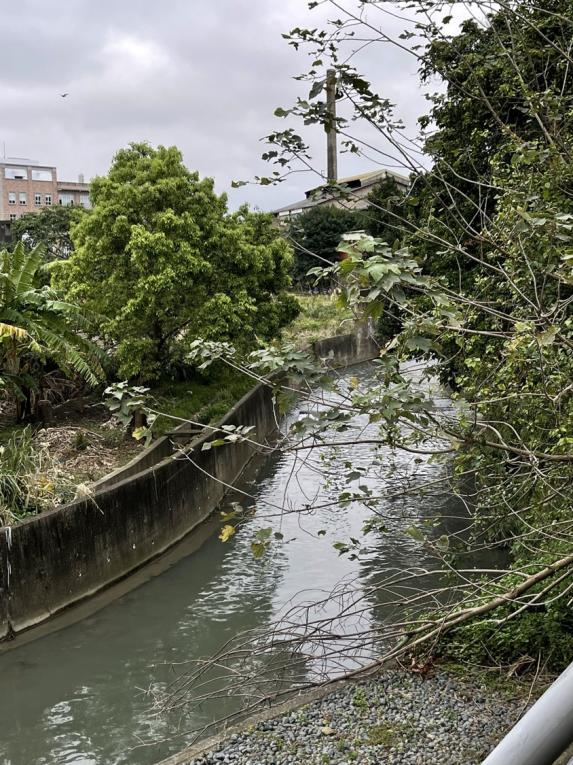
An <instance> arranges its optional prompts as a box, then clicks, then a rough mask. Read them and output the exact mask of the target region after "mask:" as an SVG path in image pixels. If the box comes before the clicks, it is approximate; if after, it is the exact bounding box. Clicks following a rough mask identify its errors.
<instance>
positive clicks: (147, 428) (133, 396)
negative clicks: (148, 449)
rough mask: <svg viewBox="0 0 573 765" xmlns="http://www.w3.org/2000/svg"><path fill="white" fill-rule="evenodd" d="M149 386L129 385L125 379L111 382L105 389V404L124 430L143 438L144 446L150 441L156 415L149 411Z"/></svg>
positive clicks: (137, 438)
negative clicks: (130, 430)
mask: <svg viewBox="0 0 573 765" xmlns="http://www.w3.org/2000/svg"><path fill="white" fill-rule="evenodd" d="M147 393H149V388H144V387H143V386H141V385H133V386H130V385H128V384H127V382H126V381H123V382H118V383H113V385H109V386H108V387H107V388H106V389H105V391H104V396H105V399H104V401H105V404H106V406H107V408H108V409H109V411H110V412H111V413H112V415H113V416H114V417H116V418H117V419H118V420H119V422H120V424H121V425H122V427H123V428H124V429H125V430H129V429H130V428H131V429H132V435H133V437H134V438H135V439H136V440H138V441H139V440H140V439H145V446H148V445H149V443H150V442H151V438H152V435H153V432H152V427H153V423H154V422H155V420H156V419H157V415H156V414H153V413H151V412H150V411H149V408H148V403H149V402H148V396H147Z"/></svg>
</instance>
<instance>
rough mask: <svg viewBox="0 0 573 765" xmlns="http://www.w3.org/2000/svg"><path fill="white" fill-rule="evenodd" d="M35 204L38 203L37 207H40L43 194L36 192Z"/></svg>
mask: <svg viewBox="0 0 573 765" xmlns="http://www.w3.org/2000/svg"><path fill="white" fill-rule="evenodd" d="M34 204H35V205H36V207H39V206H40V205H41V204H42V195H41V194H34Z"/></svg>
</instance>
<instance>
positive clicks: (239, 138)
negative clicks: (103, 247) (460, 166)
mask: <svg viewBox="0 0 573 765" xmlns="http://www.w3.org/2000/svg"><path fill="white" fill-rule="evenodd" d="M341 2H342V3H343V4H346V6H347V7H348V8H351V9H352V8H356V7H357V0H341ZM335 15H337V14H336V12H335V11H334V10H333V9H332V7H331V6H330V5H329V4H328V3H327V4H326V5H325V4H322V5H320V6H319V7H318V8H317V9H315V10H313V11H310V10H309V9H308V7H307V1H306V0H71V1H69V2H58V3H46V2H45V0H18V2H17V3H5V4H4V7H3V8H2V46H1V47H0V63H1V66H0V104H1V105H2V108H1V119H0V154H1V153H2V152H3V151H4V148H3V147H4V146H5V153H6V155H7V156H11V157H27V158H33V159H37V160H39V161H40V163H42V164H47V165H55V166H56V167H57V168H58V177H59V178H61V179H64V180H76V179H77V176H78V174H79V173H83V174H84V175H85V177H86V179H88V178H91V177H93V176H94V175H98V174H104V173H106V172H107V170H108V168H109V165H110V162H111V160H112V157H113V155H114V153H115V152H116V151H117V150H118V149H119V148H121V147H122V146H125V145H126V144H128V143H129V142H130V141H148V142H150V143H151V144H153V145H157V144H163V145H168V146H170V145H176V146H178V147H179V148H180V149H181V151H182V152H183V156H184V160H185V163H186V164H187V166H188V167H189V168H190V169H192V170H198V171H199V173H200V174H201V175H209V176H212V177H214V178H215V181H216V188H217V190H218V191H219V192H223V191H226V192H229V198H230V205H231V207H236V206H237V205H238V204H239V203H241V202H244V201H247V202H249V203H250V204H252V205H253V206H255V207H258V208H260V209H263V210H268V209H273V208H276V207H280V206H282V205H284V204H289V203H290V202H294V201H297V200H298V199H300V198H301V197H303V196H304V190H306V189H308V188H312V187H314V186H317V185H318V184H319V183H320V176H319V175H313V174H295V175H292V176H291V177H290V178H289V179H288V180H287V181H286V182H284V183H282V184H279V185H278V186H277V187H272V188H270V187H259V186H255V185H248V186H246V187H243V188H241V189H235V190H232V189H231V188H230V186H231V181H232V180H234V179H236V180H250V179H252V178H253V177H254V176H255V175H256V174H259V175H265V174H268V173H269V171H270V170H271V168H269V166H268V165H267V164H266V163H264V162H262V161H261V160H260V155H261V153H262V152H263V151H264V150H265V146H264V144H263V143H262V142H261V138H262V137H263V136H265V135H266V134H268V133H269V132H271V131H273V130H276V129H284V128H285V127H287V125H288V124H289V123H287V122H286V121H285V120H281V119H279V118H277V117H275V116H274V114H273V113H274V110H275V108H276V107H277V106H283V107H288V106H289V105H291V104H292V103H293V102H294V100H295V99H296V97H297V96H301V97H306V96H307V94H308V85H306V84H305V83H301V82H297V81H295V80H294V79H293V77H294V76H295V75H297V74H300V73H301V72H302V71H304V70H305V69H306V68H308V63H309V60H308V58H307V57H306V54H305V53H303V52H298V53H297V52H295V51H294V50H293V48H292V47H291V46H289V45H288V44H287V42H286V41H285V40H284V39H283V38H282V36H281V35H282V34H283V33H285V32H288V31H289V30H290V29H291V28H293V27H294V26H307V25H310V26H320V25H321V24H322V23H323V22H324V21H325V20H326V19H327V18H329V17H333V16H335ZM384 24H385V29H386V31H390V32H391V33H395V34H397V33H398V32H399V31H400V30H401V29H402V28H403V24H402V23H401V22H400V21H398V20H394V19H393V18H392V17H390V16H388V17H386V18H385V19H384ZM363 63H364V66H365V69H366V71H367V74H368V75H369V76H370V77H372V79H373V82H374V83H375V84H376V86H377V87H378V89H379V92H380V93H381V94H383V95H384V96H385V97H387V98H389V99H390V100H391V101H392V102H393V103H395V104H396V112H397V114H398V115H399V116H400V117H402V118H403V120H404V122H405V124H406V125H407V126H408V128H409V129H413V128H414V127H415V124H416V119H417V117H418V116H419V115H421V114H423V113H424V112H425V111H426V110H427V102H426V101H425V100H424V97H423V93H422V91H421V88H420V85H419V82H418V78H417V74H416V62H415V59H413V58H412V57H411V56H410V55H409V54H407V53H404V52H401V51H400V50H399V49H398V48H396V47H394V46H391V45H379V46H377V48H376V50H374V49H369V50H367V51H366V52H365V54H363ZM62 93H68V94H69V95H68V96H67V97H66V98H62V97H61V95H60V94H62ZM290 124H292V125H293V127H296V128H297V129H298V130H300V131H301V133H302V135H303V136H305V137H307V138H308V139H309V140H310V142H311V144H312V146H313V154H314V167H315V168H316V170H317V171H318V173H320V172H324V170H325V165H326V147H325V139H324V132H323V131H321V130H319V129H317V128H314V129H307V130H306V132H305V130H304V129H303V128H302V127H301V126H300V125H297V124H296V123H290ZM388 164H389V165H390V164H391V162H390V161H389V162H388ZM375 168H376V165H375V164H373V163H372V161H370V160H369V159H367V158H365V157H358V158H356V157H352V158H351V157H350V156H349V155H344V154H343V155H341V156H340V158H339V176H340V177H342V176H344V175H349V174H352V173H355V172H361V171H367V170H371V169H375Z"/></svg>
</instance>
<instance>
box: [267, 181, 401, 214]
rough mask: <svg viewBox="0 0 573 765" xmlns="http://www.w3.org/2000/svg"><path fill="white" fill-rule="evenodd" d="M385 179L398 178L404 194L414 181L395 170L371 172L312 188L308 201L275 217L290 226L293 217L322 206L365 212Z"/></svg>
mask: <svg viewBox="0 0 573 765" xmlns="http://www.w3.org/2000/svg"><path fill="white" fill-rule="evenodd" d="M384 178H394V180H395V181H396V183H397V184H398V187H399V188H400V189H401V190H402V191H407V189H408V188H409V186H410V181H409V180H408V178H406V177H405V176H404V175H400V174H399V173H394V172H392V171H391V170H372V171H371V172H369V173H359V174H358V175H350V176H348V177H347V178H341V179H340V180H339V181H337V182H336V184H328V185H323V186H317V187H316V188H314V189H309V191H307V192H306V193H305V199H303V200H301V201H300V202H294V203H293V204H290V205H286V206H285V207H280V208H279V209H278V210H273V215H274V216H275V217H276V218H277V219H278V222H279V223H286V222H287V221H288V220H289V219H290V218H292V217H294V216H296V215H300V213H302V212H304V211H305V210H308V209H309V208H310V207H318V206H321V205H332V206H334V207H343V208H345V209H347V210H364V209H365V208H366V207H367V206H368V194H370V192H371V191H372V189H373V187H374V186H375V185H376V184H377V183H379V182H380V181H382V180H384Z"/></svg>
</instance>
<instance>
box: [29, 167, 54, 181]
mask: <svg viewBox="0 0 573 765" xmlns="http://www.w3.org/2000/svg"><path fill="white" fill-rule="evenodd" d="M32 180H33V181H51V180H52V171H51V170H32Z"/></svg>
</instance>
